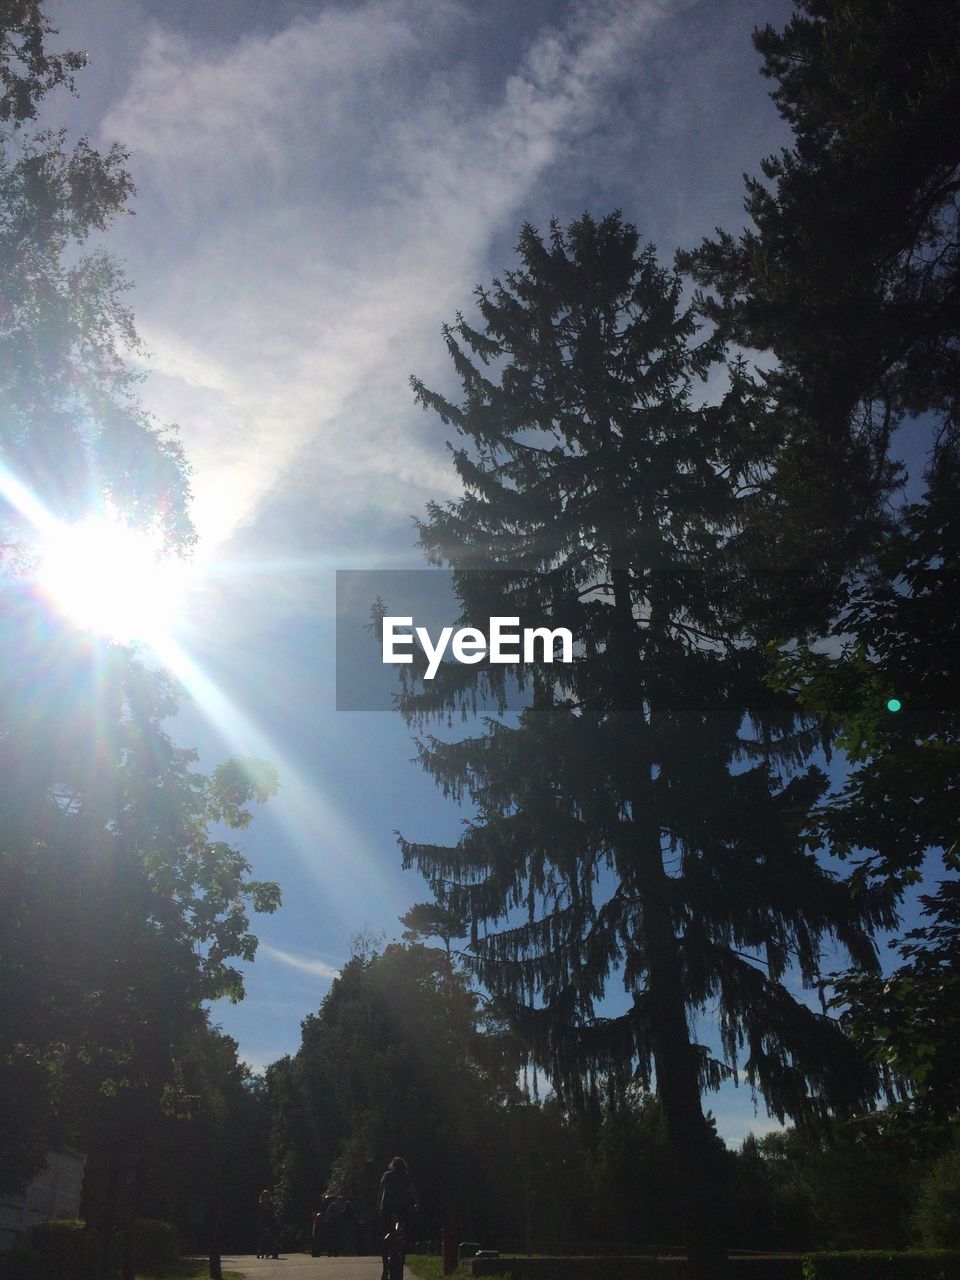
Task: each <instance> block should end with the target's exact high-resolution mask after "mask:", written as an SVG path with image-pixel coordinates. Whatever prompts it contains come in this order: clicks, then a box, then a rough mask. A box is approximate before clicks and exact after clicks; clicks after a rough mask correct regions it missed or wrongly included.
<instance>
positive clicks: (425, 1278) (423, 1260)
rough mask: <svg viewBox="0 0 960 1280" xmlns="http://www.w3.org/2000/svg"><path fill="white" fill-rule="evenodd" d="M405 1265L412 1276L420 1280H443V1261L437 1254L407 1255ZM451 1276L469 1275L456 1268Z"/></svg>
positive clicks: (461, 1268) (463, 1270)
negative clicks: (418, 1277)
mask: <svg viewBox="0 0 960 1280" xmlns="http://www.w3.org/2000/svg"><path fill="white" fill-rule="evenodd" d="M406 1263H407V1266H408V1267H409V1268H410V1270H411V1271H412V1272H413V1274H414V1275H416V1276H420V1280H444V1276H443V1259H442V1258H441V1257H440V1256H439V1254H436V1253H408V1254H407V1257H406ZM453 1274H454V1276H467V1275H469V1274H470V1273H469V1271H466V1270H465V1269H464V1268H463V1267H462V1266H460V1267H457V1269H456V1271H454V1272H453Z"/></svg>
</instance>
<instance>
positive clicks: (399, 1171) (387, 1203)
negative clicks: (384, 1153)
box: [377, 1156, 418, 1280]
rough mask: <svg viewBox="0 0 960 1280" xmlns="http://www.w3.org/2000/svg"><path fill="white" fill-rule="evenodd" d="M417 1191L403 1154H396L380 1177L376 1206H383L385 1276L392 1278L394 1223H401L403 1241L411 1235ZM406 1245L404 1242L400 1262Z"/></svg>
mask: <svg viewBox="0 0 960 1280" xmlns="http://www.w3.org/2000/svg"><path fill="white" fill-rule="evenodd" d="M417 1207H418V1206H417V1192H416V1189H415V1187H414V1185H413V1179H412V1178H411V1177H410V1170H409V1169H408V1168H407V1162H406V1160H404V1158H403V1156H394V1157H393V1159H392V1160H391V1161H390V1164H389V1166H388V1167H387V1171H386V1173H385V1174H384V1175H383V1177H382V1178H381V1179H380V1195H379V1197H378V1200H377V1208H378V1209H379V1210H380V1221H381V1223H382V1225H383V1230H384V1240H383V1277H382V1280H393V1277H388V1274H387V1273H388V1258H389V1255H390V1251H391V1248H392V1247H393V1246H394V1227H395V1226H396V1225H397V1224H399V1226H400V1231H401V1233H402V1237H403V1241H406V1240H408V1239H409V1238H410V1227H411V1223H412V1221H413V1214H414V1211H415V1210H416V1209H417ZM402 1253H403V1245H402V1244H401V1259H400V1265H401V1267H402V1265H403V1259H402Z"/></svg>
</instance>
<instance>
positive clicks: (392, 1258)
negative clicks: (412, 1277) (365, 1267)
mask: <svg viewBox="0 0 960 1280" xmlns="http://www.w3.org/2000/svg"><path fill="white" fill-rule="evenodd" d="M406 1257H407V1238H406V1235H405V1234H404V1230H403V1223H402V1222H401V1221H400V1219H399V1218H398V1219H397V1220H396V1221H395V1222H394V1224H393V1226H392V1227H391V1228H390V1230H389V1231H388V1232H387V1234H386V1235H385V1236H384V1237H383V1275H384V1280H403V1265H404V1263H405V1262H406Z"/></svg>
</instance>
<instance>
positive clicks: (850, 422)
mask: <svg viewBox="0 0 960 1280" xmlns="http://www.w3.org/2000/svg"><path fill="white" fill-rule="evenodd" d="M754 41H755V44H756V46H757V48H758V49H759V51H760V53H761V54H762V56H763V59H764V62H763V72H764V74H765V75H766V76H767V77H769V78H770V79H771V80H772V81H773V82H774V85H775V87H774V90H773V94H772V96H773V99H774V101H775V103H776V104H777V107H778V109H779V111H780V113H781V115H782V116H783V118H784V119H785V120H786V121H787V122H788V124H789V125H790V127H791V129H792V132H793V139H792V145H791V146H790V147H789V148H788V149H785V150H784V151H783V152H781V153H780V154H779V155H777V156H772V157H770V158H768V159H767V160H766V161H765V162H764V164H763V178H762V179H760V178H756V179H748V181H747V192H746V196H747V198H746V208H747V213H748V215H749V216H750V218H751V225H750V226H749V227H748V228H747V230H746V231H744V232H743V233H742V234H741V235H739V236H736V237H735V236H732V235H730V234H729V233H725V232H719V233H718V235H717V237H716V238H714V239H712V240H706V241H704V243H703V244H702V245H701V246H700V248H699V249H698V250H696V251H695V252H694V253H692V254H689V255H684V259H683V260H684V261H685V262H686V263H687V264H688V265H689V266H690V267H691V268H692V270H693V272H694V274H695V275H696V277H697V278H698V280H699V281H700V283H701V284H702V285H703V286H704V287H705V288H707V289H708V290H709V291H710V292H709V293H708V295H707V296H706V297H703V298H702V299H701V305H702V307H703V310H704V311H705V312H706V314H707V315H708V316H710V317H711V318H712V319H713V320H714V321H715V322H716V323H717V324H718V325H720V327H721V329H722V330H723V331H724V332H727V333H730V334H732V335H733V336H734V337H735V338H736V339H737V340H738V341H740V342H741V343H743V344H745V345H748V346H751V347H756V348H760V349H762V350H764V351H768V352H771V353H773V355H775V357H776V359H777V361H778V363H777V366H776V367H775V369H774V370H773V371H772V372H771V373H770V374H769V375H768V386H769V389H770V391H771V393H772V404H773V412H774V416H775V419H776V421H777V422H778V423H779V424H780V429H781V431H782V434H783V441H782V443H781V445H780V448H779V450H778V452H777V455H776V458H775V462H774V468H773V477H772V482H771V484H770V486H769V488H768V490H767V492H766V493H765V494H763V495H761V498H760V501H759V502H758V504H757V510H756V512H755V513H754V517H753V520H754V532H753V538H754V542H755V543H756V544H757V545H758V546H760V548H761V550H760V552H759V558H760V559H761V560H762V559H764V558H766V560H767V562H768V565H769V569H768V578H769V579H771V580H772V586H771V589H770V590H769V591H768V593H767V597H766V599H765V600H764V608H765V610H766V612H767V621H766V625H767V634H768V635H773V636H774V637H775V638H776V639H777V640H781V641H784V640H791V639H793V638H794V637H795V636H797V635H800V636H809V637H810V638H811V640H814V641H815V640H816V638H817V637H819V638H820V639H821V640H822V639H825V638H827V637H829V636H830V635H831V633H832V634H833V635H835V636H836V635H840V636H843V637H845V640H844V644H843V648H842V651H841V652H840V653H839V654H837V652H836V645H833V646H832V647H827V646H824V645H823V644H822V643H821V644H817V643H811V644H809V645H806V646H801V647H800V648H799V649H796V650H794V651H792V652H789V653H787V654H786V655H785V656H784V657H783V658H782V659H781V664H780V676H781V683H782V684H784V685H792V686H793V687H794V688H796V689H797V690H798V691H799V692H800V696H801V697H802V699H803V701H804V704H805V705H806V706H807V707H808V708H809V709H811V710H813V711H815V712H816V713H817V714H819V715H820V716H821V717H822V718H823V719H824V721H825V723H827V724H828V725H829V726H830V729H831V732H832V733H834V734H835V735H836V740H837V742H838V744H839V745H840V746H841V747H843V748H844V749H845V750H846V752H847V755H848V757H849V759H850V760H851V763H852V772H851V773H850V775H849V777H848V779H847V781H846V782H845V784H844V785H843V787H842V788H841V789H840V791H839V794H837V795H836V796H833V797H831V799H830V802H829V803H828V804H826V805H824V806H822V807H821V808H820V809H819V811H818V813H817V815H816V819H815V829H816V836H817V838H818V839H820V840H822V841H824V842H825V843H826V844H828V845H829V847H830V848H831V849H832V851H833V852H835V853H838V854H840V855H841V856H846V857H854V858H857V859H859V860H860V869H859V872H858V875H859V877H860V878H861V880H862V881H863V882H867V881H868V880H869V879H870V877H871V876H876V877H879V878H880V879H882V880H884V881H886V882H887V883H898V884H911V883H916V882H918V881H919V878H920V875H921V868H922V865H923V860H924V858H925V857H930V856H931V855H936V851H938V850H943V851H946V859H945V870H946V872H947V876H948V878H947V879H945V880H943V881H942V882H941V883H940V884H939V886H938V887H937V888H936V889H935V890H934V891H933V892H928V893H927V894H925V896H924V897H923V899H922V904H921V905H922V909H923V919H922V922H921V924H920V926H919V928H917V929H916V930H913V931H911V933H910V934H909V935H908V936H907V937H906V938H905V939H902V940H901V943H900V944H899V947H898V950H899V953H900V962H901V963H900V968H899V969H898V970H897V972H896V973H895V974H894V975H892V976H891V977H890V978H889V979H878V978H875V977H870V976H865V975H863V974H856V975H850V976H849V977H848V978H847V979H844V980H842V981H841V982H840V984H839V986H838V988H837V993H836V1004H837V1006H838V1007H839V1008H840V1009H842V1010H846V1014H845V1017H846V1020H847V1023H848V1025H849V1027H850V1029H851V1030H852V1031H853V1032H854V1033H855V1035H856V1036H857V1038H858V1039H859V1040H860V1041H861V1043H863V1044H864V1045H865V1046H867V1047H868V1048H869V1050H870V1052H871V1053H872V1054H873V1055H874V1057H875V1058H876V1059H877V1060H878V1061H879V1062H881V1063H883V1064H884V1066H885V1067H886V1068H888V1069H890V1070H891V1071H894V1072H896V1073H897V1074H898V1075H899V1076H900V1078H901V1080H904V1081H905V1082H906V1083H907V1085H908V1087H909V1088H910V1090H911V1091H912V1093H913V1095H914V1097H915V1098H916V1100H917V1102H918V1103H920V1104H921V1108H920V1109H921V1111H922V1112H923V1113H924V1114H926V1115H927V1116H929V1115H930V1114H931V1112H932V1113H933V1114H934V1115H937V1114H939V1115H941V1116H942V1115H943V1114H945V1113H949V1112H950V1111H951V1110H954V1109H955V1107H956V1101H957V1097H956V1090H955V1088H954V1087H953V1084H952V1081H953V1080H954V1079H955V1078H956V1053H955V1042H956V1028H957V1025H958V1019H960V1000H958V996H960V992H958V990H957V988H956V985H955V983H954V981H953V976H952V975H953V973H954V972H955V969H956V962H957V954H956V905H955V892H956V880H955V875H956V870H957V866H956V840H957V831H958V824H960V807H958V802H957V788H956V773H957V725H956V716H955V708H956V705H957V686H958V678H960V677H958V672H957V658H956V655H957V653H958V652H960V649H958V646H957V636H956V625H955V612H956V611H955V605H954V600H955V597H956V592H957V581H956V579H957V564H958V556H960V537H958V535H960V529H958V526H957V519H956V512H957V510H958V506H960V483H958V481H960V465H958V456H960V454H958V426H960V406H958V399H957V389H958V387H960V378H958V356H960V333H958V320H960V308H958V295H960V234H958V233H960V222H958V208H960V206H958V195H960V142H958V138H957V131H956V130H955V129H952V128H949V127H944V126H945V122H946V121H948V120H953V119H955V118H956V117H957V114H958V107H960V54H958V50H960V12H958V9H957V6H956V5H955V4H952V3H947V2H940V0H937V2H935V3H932V4H929V5H924V6H922V9H920V10H917V9H916V8H915V7H914V6H910V5H907V4H902V3H889V4H882V5H875V4H870V3H868V2H867V0H856V2H855V3H851V4H843V5H839V4H834V3H829V2H826V0H799V3H798V4H797V6H796V12H795V14H794V16H793V18H792V19H791V21H790V22H789V23H788V24H787V25H786V27H785V28H784V29H783V31H776V30H774V29H773V28H772V27H769V26H768V27H765V28H764V29H762V30H761V31H758V32H756V33H755V35H754ZM897 428H900V430H901V431H902V432H907V431H909V432H911V433H912V434H913V435H914V437H919V438H920V440H921V441H925V442H926V443H927V445H928V451H929V465H928V469H927V473H926V476H925V477H924V478H925V480H926V491H925V492H924V493H923V494H922V496H921V497H920V498H919V500H915V501H912V502H911V503H909V504H907V505H906V506H905V507H903V508H902V509H901V510H900V511H897V512H893V511H891V510H888V511H886V512H883V511H882V510H881V504H882V502H883V501H884V499H886V498H888V497H889V494H890V492H891V488H892V487H893V486H894V484H895V474H896V470H897V467H896V465H895V464H894V462H893V459H894V457H895V454H896V451H897V449H898V447H899V441H898V438H897V437H896V436H895V434H894V433H895V431H896V430H897ZM916 452H917V454H919V453H921V452H922V450H920V449H917V450H916ZM913 479H914V480H915V481H916V480H917V479H918V477H916V476H914V477H913ZM811 566H813V567H811ZM824 566H826V573H824ZM785 569H797V570H799V571H800V572H801V574H802V577H801V579H800V581H801V582H803V583H807V584H809V583H810V581H811V580H814V581H816V580H819V582H820V583H821V585H822V586H823V590H822V591H821V592H820V594H819V596H817V595H816V594H814V593H808V594H807V595H806V596H805V598H804V599H803V600H802V601H801V602H800V604H799V605H798V604H797V598H796V597H797V592H796V590H795V588H796V586H797V579H794V578H791V577H790V576H789V574H784V572H783V571H784V570H785ZM778 575H779V582H780V589H779V590H778V589H777V580H778ZM771 618H772V619H773V622H772V624H771V623H770V619H771ZM891 697H896V698H897V699H899V700H900V702H901V703H902V710H901V711H900V712H897V713H890V712H888V711H887V709H886V703H887V700H888V699H889V698H891Z"/></svg>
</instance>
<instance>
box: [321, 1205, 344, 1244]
mask: <svg viewBox="0 0 960 1280" xmlns="http://www.w3.org/2000/svg"><path fill="white" fill-rule="evenodd" d="M342 1219H343V1196H334V1197H333V1198H332V1199H331V1201H330V1203H329V1204H328V1205H327V1212H326V1213H325V1214H324V1215H323V1225H324V1230H325V1231H326V1233H327V1257H328V1258H339V1256H340V1236H341V1229H342Z"/></svg>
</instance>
